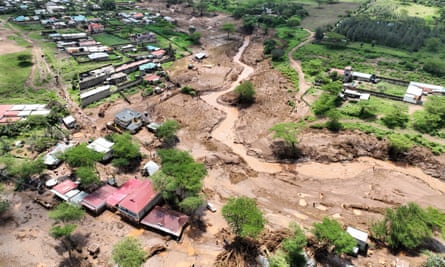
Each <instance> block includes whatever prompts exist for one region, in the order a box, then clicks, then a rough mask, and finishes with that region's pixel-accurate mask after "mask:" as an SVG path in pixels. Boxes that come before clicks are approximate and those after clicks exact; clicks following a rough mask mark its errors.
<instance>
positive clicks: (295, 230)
mask: <svg viewBox="0 0 445 267" xmlns="http://www.w3.org/2000/svg"><path fill="white" fill-rule="evenodd" d="M290 229H291V231H292V234H291V236H289V237H288V238H286V239H284V240H283V242H282V243H281V245H282V246H281V249H280V250H278V251H277V252H276V253H275V254H276V256H274V258H275V259H274V260H273V261H272V262H274V263H273V264H272V266H271V267H281V266H283V267H284V266H286V267H287V266H289V267H290V266H295V267H303V266H306V259H305V257H304V252H303V248H304V247H305V246H306V243H307V241H306V236H305V234H304V232H303V230H302V229H301V227H300V226H299V225H298V224H296V223H291V225H290Z"/></svg>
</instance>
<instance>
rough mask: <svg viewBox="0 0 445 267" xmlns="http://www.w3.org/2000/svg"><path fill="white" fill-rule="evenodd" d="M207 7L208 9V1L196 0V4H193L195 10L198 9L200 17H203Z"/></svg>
mask: <svg viewBox="0 0 445 267" xmlns="http://www.w3.org/2000/svg"><path fill="white" fill-rule="evenodd" d="M208 7H209V1H208V0H198V1H197V2H195V8H196V9H198V11H199V16H200V17H202V16H203V15H204V12H206V10H207V8H208Z"/></svg>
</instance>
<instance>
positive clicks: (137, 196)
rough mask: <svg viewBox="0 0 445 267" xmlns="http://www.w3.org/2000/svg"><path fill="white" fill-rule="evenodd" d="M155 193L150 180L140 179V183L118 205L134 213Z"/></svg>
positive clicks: (151, 198)
mask: <svg viewBox="0 0 445 267" xmlns="http://www.w3.org/2000/svg"><path fill="white" fill-rule="evenodd" d="M157 195H158V192H156V191H155V190H154V188H153V183H152V182H151V180H149V179H145V180H141V183H140V185H139V186H138V187H137V188H135V189H134V191H133V192H131V193H130V194H128V196H127V197H126V198H124V199H123V200H122V201H121V202H120V203H119V207H122V208H125V209H126V210H128V211H131V212H134V213H139V212H140V211H141V210H143V209H144V208H145V207H146V206H147V204H148V203H150V202H151V201H152V200H153V199H154V198H155V197H156V196H157Z"/></svg>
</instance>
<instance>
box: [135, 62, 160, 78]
mask: <svg viewBox="0 0 445 267" xmlns="http://www.w3.org/2000/svg"><path fill="white" fill-rule="evenodd" d="M158 68H159V64H155V63H153V62H149V63H147V64H144V65H140V66H139V71H140V73H141V75H144V74H146V73H151V72H153V71H155V70H157V69H158Z"/></svg>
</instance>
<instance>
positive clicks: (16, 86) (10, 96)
mask: <svg viewBox="0 0 445 267" xmlns="http://www.w3.org/2000/svg"><path fill="white" fill-rule="evenodd" d="M21 55H28V56H30V55H31V54H30V52H29V51H25V52H19V53H11V54H6V55H2V56H0V68H1V69H2V71H1V72H0V99H1V103H3V104H6V103H30V102H36V103H37V102H39V103H47V102H48V101H49V100H51V99H54V98H55V93H54V92H53V91H48V90H32V89H29V88H25V86H24V84H25V83H26V80H27V79H28V77H29V75H30V73H31V67H32V64H29V63H23V62H22V61H20V60H19V58H18V57H19V56H21Z"/></svg>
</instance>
